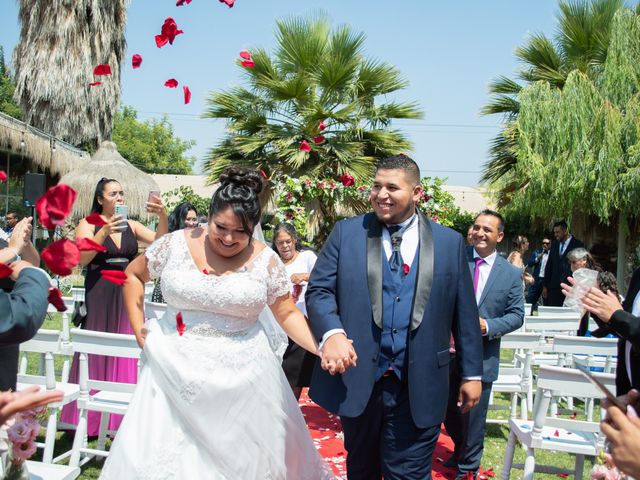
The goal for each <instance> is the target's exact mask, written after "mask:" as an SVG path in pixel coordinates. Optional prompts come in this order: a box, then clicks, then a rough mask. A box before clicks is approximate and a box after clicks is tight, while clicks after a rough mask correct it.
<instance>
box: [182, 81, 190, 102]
mask: <svg viewBox="0 0 640 480" xmlns="http://www.w3.org/2000/svg"><path fill="white" fill-rule="evenodd" d="M182 91H183V92H184V104H185V105H188V104H189V102H190V101H191V90H189V87H187V86H186V85H183V86H182Z"/></svg>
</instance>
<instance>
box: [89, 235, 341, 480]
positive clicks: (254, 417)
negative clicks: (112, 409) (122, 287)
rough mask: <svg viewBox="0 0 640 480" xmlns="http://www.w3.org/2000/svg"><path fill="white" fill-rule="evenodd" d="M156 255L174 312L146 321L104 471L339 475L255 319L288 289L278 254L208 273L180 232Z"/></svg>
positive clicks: (133, 475)
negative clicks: (133, 382)
mask: <svg viewBox="0 0 640 480" xmlns="http://www.w3.org/2000/svg"><path fill="white" fill-rule="evenodd" d="M146 256H147V259H148V266H149V271H150V272H151V275H152V277H154V278H157V277H158V276H161V286H162V293H163V296H164V298H165V300H166V302H167V304H168V308H167V312H166V314H165V315H164V317H163V318H162V319H161V320H160V321H156V320H150V321H149V322H148V323H147V328H148V330H149V332H148V335H147V337H146V341H145V346H144V351H143V356H142V359H143V362H144V363H143V366H142V369H141V372H140V376H139V380H138V386H137V388H136V391H135V394H134V396H133V399H132V401H131V404H130V406H129V410H128V412H127V414H126V416H125V418H124V420H123V422H122V425H121V426H120V429H119V431H118V434H117V436H116V438H115V440H114V442H113V445H112V447H111V453H110V455H109V457H108V459H107V461H106V463H105V466H104V469H103V470H102V474H101V476H100V478H101V479H112V480H127V479H149V480H165V479H166V480H168V479H203V480H204V479H212V480H217V479H220V480H222V479H224V480H253V479H256V480H257V479H261V480H262V479H273V480H280V479H291V480H305V479H308V480H324V479H333V478H335V477H334V475H333V474H332V473H331V470H330V468H329V466H328V465H327V464H326V463H325V462H324V461H323V459H322V458H321V457H320V455H319V454H318V453H317V451H316V448H315V447H314V445H313V442H312V440H311V437H310V435H309V432H308V430H307V427H306V424H305V422H304V418H303V417H302V414H301V412H300V409H299V407H298V404H297V402H296V400H295V398H294V396H293V394H292V392H291V389H290V387H289V384H288V383H287V380H286V378H285V375H284V373H283V371H282V368H281V366H280V360H279V359H278V358H277V356H276V355H275V354H274V352H273V350H272V348H271V347H270V344H269V340H268V338H267V335H266V334H265V332H264V330H263V328H262V327H261V324H260V323H259V322H258V321H257V320H258V316H259V314H260V312H261V311H262V310H263V308H264V307H265V305H267V304H271V303H273V302H274V301H275V299H276V298H277V297H280V296H282V295H285V294H287V293H288V292H289V291H290V283H289V279H288V276H287V275H286V271H285V268H284V265H283V264H282V262H281V261H280V259H279V258H278V257H277V255H276V254H275V253H274V252H273V251H272V250H271V249H269V248H265V249H264V250H262V251H261V252H259V253H258V254H257V256H256V257H255V258H254V259H253V260H252V261H251V263H250V264H249V265H248V266H247V267H244V268H242V269H240V270H238V271H236V272H233V273H231V274H227V275H222V276H216V275H205V274H204V273H203V272H201V271H199V270H198V268H197V266H196V264H195V263H194V261H193V258H192V257H191V255H190V253H189V250H188V248H187V243H186V238H185V233H184V231H182V230H179V231H176V232H174V233H171V234H169V235H165V236H163V237H162V238H160V239H159V240H158V241H156V242H154V244H153V245H151V246H150V247H149V249H148V250H147V252H146ZM178 312H180V313H181V314H182V319H183V322H184V324H185V326H186V328H185V330H184V334H183V335H180V334H179V333H178V331H177V327H176V325H177V324H176V315H177V314H178Z"/></svg>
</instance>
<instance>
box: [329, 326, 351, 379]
mask: <svg viewBox="0 0 640 480" xmlns="http://www.w3.org/2000/svg"><path fill="white" fill-rule="evenodd" d="M320 358H321V361H320V366H321V367H322V369H323V370H326V371H328V372H329V373H330V374H331V375H335V374H337V373H344V372H346V371H347V370H348V369H349V368H351V367H355V366H356V361H357V360H358V356H357V355H356V351H355V349H354V348H353V340H349V339H348V338H347V336H346V335H345V334H343V333H336V334H335V335H331V336H330V337H329V338H328V339H327V341H326V342H324V345H323V346H322V349H321V350H320Z"/></svg>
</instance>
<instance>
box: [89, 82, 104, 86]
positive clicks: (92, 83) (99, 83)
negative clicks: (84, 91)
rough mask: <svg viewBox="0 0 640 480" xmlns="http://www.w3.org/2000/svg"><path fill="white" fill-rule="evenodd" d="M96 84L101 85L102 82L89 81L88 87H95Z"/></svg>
mask: <svg viewBox="0 0 640 480" xmlns="http://www.w3.org/2000/svg"><path fill="white" fill-rule="evenodd" d="M98 85H102V82H91V83H90V84H89V86H90V87H97V86H98Z"/></svg>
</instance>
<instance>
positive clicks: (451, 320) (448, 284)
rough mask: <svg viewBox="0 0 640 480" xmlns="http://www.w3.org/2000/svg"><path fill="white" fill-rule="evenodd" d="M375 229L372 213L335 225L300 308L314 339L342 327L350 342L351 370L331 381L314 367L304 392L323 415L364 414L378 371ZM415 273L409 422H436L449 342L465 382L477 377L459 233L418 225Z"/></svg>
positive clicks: (477, 352) (474, 328) (478, 352)
mask: <svg viewBox="0 0 640 480" xmlns="http://www.w3.org/2000/svg"><path fill="white" fill-rule="evenodd" d="M382 228H383V226H382V224H381V223H380V222H379V221H378V219H377V218H376V216H375V215H374V214H373V213H369V214H367V215H364V216H359V217H355V218H351V219H348V220H343V221H341V222H338V223H337V224H336V226H335V227H334V229H333V231H332V232H331V235H330V236H329V238H328V239H327V242H326V243H325V245H324V247H323V249H322V251H321V252H320V255H319V256H318V260H317V261H316V264H315V267H314V269H313V271H312V272H311V278H310V280H309V285H308V287H307V293H306V305H307V312H308V314H309V321H310V324H311V328H312V330H313V332H314V334H315V335H316V337H317V338H318V339H321V338H322V336H323V334H324V333H325V332H327V331H329V330H331V329H335V328H342V329H344V330H345V331H346V334H347V336H348V337H349V338H350V339H351V340H353V345H354V347H355V350H356V353H357V354H358V362H357V366H356V367H354V368H351V369H350V370H348V371H347V372H345V373H344V374H342V375H335V376H331V375H329V374H328V373H327V372H325V371H324V370H322V369H320V368H316V369H315V371H314V374H313V379H312V382H311V391H310V395H311V397H312V398H313V400H314V401H316V402H317V403H318V404H320V405H321V406H323V407H324V408H326V409H327V410H329V411H331V412H334V413H337V414H339V415H341V416H346V417H356V416H359V415H360V414H362V412H363V411H364V409H365V407H366V405H367V402H368V401H369V397H370V396H371V392H372V390H373V386H374V383H375V381H376V378H375V377H376V371H377V369H378V357H379V354H380V335H381V327H382V255H383V254H384V249H383V247H382V240H381V235H382ZM419 231H420V233H419V235H420V245H419V247H418V252H417V253H416V255H419V257H418V263H417V265H418V272H417V280H416V287H415V293H414V299H413V311H412V314H411V326H410V333H409V336H408V337H409V338H408V347H407V348H408V352H407V358H406V363H407V382H408V388H409V399H410V405H411V414H412V417H413V420H414V422H415V424H416V425H417V426H418V427H420V428H427V427H429V426H432V425H437V424H439V423H440V422H442V420H443V418H444V415H445V411H446V405H447V396H448V385H449V367H448V364H449V358H450V354H449V339H450V335H451V333H453V336H454V338H455V343H456V347H457V355H458V359H459V363H460V366H461V370H462V375H463V376H464V377H478V378H480V377H481V376H482V340H481V334H480V326H479V322H478V308H477V306H476V301H475V298H474V295H473V286H472V282H471V275H470V274H469V267H468V264H467V256H466V253H465V250H464V245H463V240H462V236H461V235H459V234H458V233H456V232H454V231H453V230H450V229H448V228H445V227H442V226H440V225H438V224H436V223H434V222H432V221H430V220H427V219H426V217H425V216H424V215H420V221H419Z"/></svg>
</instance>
